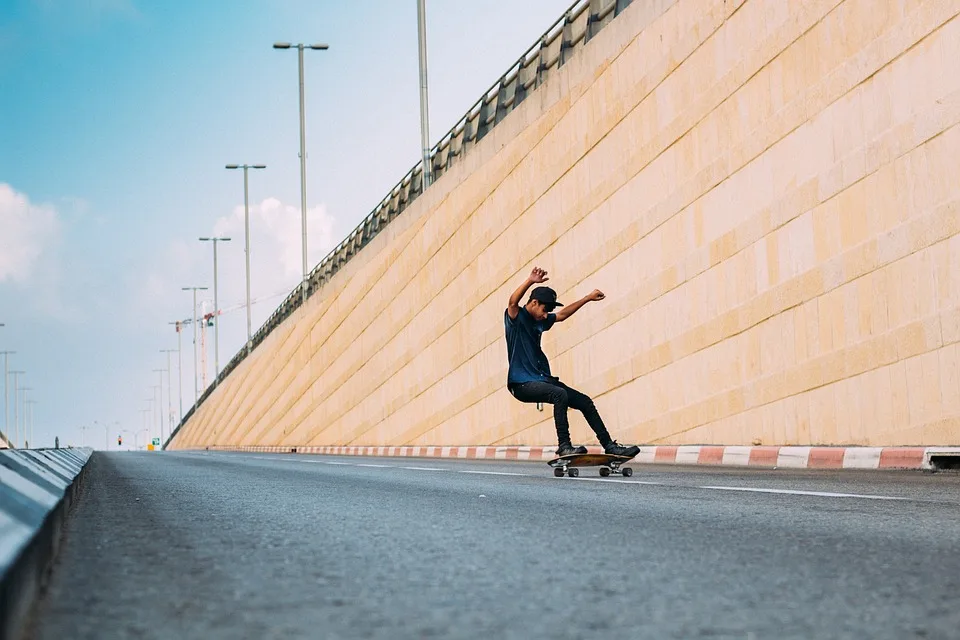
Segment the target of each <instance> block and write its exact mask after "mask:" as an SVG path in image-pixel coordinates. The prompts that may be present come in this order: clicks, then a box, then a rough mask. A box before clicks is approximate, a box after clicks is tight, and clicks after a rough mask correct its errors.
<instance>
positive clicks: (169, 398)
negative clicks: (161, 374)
mask: <svg viewBox="0 0 960 640" xmlns="http://www.w3.org/2000/svg"><path fill="white" fill-rule="evenodd" d="M179 335H180V334H179V332H178V333H177V336H179ZM173 351H174V350H173V349H160V353H165V354H167V420H168V421H169V422H168V423H167V426H169V427H170V433H171V434H172V433H173V388H172V387H171V386H170V354H171V353H173ZM177 351H178V352H179V349H178V350H177ZM182 379H183V378H182V376H181V380H182ZM182 386H183V385H182V384H181V387H182Z"/></svg>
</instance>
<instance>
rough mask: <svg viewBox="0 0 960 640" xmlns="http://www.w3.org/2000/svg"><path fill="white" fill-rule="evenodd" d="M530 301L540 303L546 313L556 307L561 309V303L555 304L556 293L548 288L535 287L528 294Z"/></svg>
mask: <svg viewBox="0 0 960 640" xmlns="http://www.w3.org/2000/svg"><path fill="white" fill-rule="evenodd" d="M530 299H531V300H537V301H538V302H542V303H543V304H544V306H545V307H546V308H547V311H553V310H554V309H556V308H557V307H562V306H563V303H562V302H557V292H556V291H554V290H553V289H551V288H550V287H537V288H536V289H534V290H533V292H532V293H531V294H530Z"/></svg>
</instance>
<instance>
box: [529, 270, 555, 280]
mask: <svg viewBox="0 0 960 640" xmlns="http://www.w3.org/2000/svg"><path fill="white" fill-rule="evenodd" d="M549 279H550V278H548V277H547V272H546V271H544V270H543V269H541V268H540V267H534V268H533V271H531V272H530V282H532V283H534V284H540V283H541V282H546V281H547V280H549Z"/></svg>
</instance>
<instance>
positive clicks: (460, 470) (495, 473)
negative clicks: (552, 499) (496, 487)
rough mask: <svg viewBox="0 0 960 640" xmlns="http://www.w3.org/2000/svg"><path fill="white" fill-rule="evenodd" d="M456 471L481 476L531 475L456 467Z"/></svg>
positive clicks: (527, 474) (530, 475)
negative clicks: (468, 469)
mask: <svg viewBox="0 0 960 640" xmlns="http://www.w3.org/2000/svg"><path fill="white" fill-rule="evenodd" d="M457 473H472V474H476V475H483V476H524V477H533V476H534V474H532V473H514V472H512V471H467V470H465V469H457Z"/></svg>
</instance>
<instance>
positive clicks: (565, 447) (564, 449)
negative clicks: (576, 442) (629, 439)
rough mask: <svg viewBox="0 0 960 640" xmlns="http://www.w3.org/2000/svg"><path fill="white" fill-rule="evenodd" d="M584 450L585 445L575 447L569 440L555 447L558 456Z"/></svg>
mask: <svg viewBox="0 0 960 640" xmlns="http://www.w3.org/2000/svg"><path fill="white" fill-rule="evenodd" d="M638 451H639V449H638ZM586 452H587V448H586V447H575V446H573V445H572V444H570V443H569V442H565V443H563V444H561V445H560V446H559V447H557V455H558V456H572V455H573V454H575V453H586Z"/></svg>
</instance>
